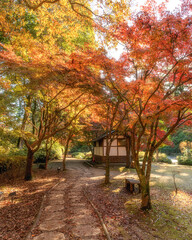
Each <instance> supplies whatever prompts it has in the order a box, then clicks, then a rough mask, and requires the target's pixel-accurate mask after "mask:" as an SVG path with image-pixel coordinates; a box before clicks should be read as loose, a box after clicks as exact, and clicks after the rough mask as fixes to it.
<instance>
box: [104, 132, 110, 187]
mask: <svg viewBox="0 0 192 240" xmlns="http://www.w3.org/2000/svg"><path fill="white" fill-rule="evenodd" d="M106 142H107V146H106V162H105V165H106V166H105V184H109V183H110V159H109V152H110V144H109V137H108V132H107V139H106Z"/></svg>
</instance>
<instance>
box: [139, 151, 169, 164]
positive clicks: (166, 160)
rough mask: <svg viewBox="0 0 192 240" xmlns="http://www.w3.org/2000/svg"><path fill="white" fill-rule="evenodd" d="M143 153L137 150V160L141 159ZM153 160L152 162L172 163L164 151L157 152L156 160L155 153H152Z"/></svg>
mask: <svg viewBox="0 0 192 240" xmlns="http://www.w3.org/2000/svg"><path fill="white" fill-rule="evenodd" d="M144 155H145V152H144V151H140V152H139V161H143V158H144ZM153 161H154V162H163V163H169V164H170V163H172V162H171V160H170V159H169V158H168V157H167V155H166V154H165V153H159V154H158V160H157V159H156V154H154V156H153Z"/></svg>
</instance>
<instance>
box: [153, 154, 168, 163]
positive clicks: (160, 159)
mask: <svg viewBox="0 0 192 240" xmlns="http://www.w3.org/2000/svg"><path fill="white" fill-rule="evenodd" d="M153 161H154V162H162V163H169V164H171V163H172V161H171V159H169V158H168V157H167V155H166V154H165V153H159V154H158V159H157V155H156V154H154V156H153Z"/></svg>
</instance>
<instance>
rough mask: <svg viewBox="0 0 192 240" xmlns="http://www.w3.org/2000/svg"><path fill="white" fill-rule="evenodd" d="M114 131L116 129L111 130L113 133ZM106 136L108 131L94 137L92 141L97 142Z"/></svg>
mask: <svg viewBox="0 0 192 240" xmlns="http://www.w3.org/2000/svg"><path fill="white" fill-rule="evenodd" d="M114 132H115V130H113V131H111V134H113V133H114ZM106 136H107V133H106V132H105V133H103V134H102V135H100V136H99V137H97V138H95V139H93V140H92V142H97V141H99V140H101V139H103V138H105V137H106Z"/></svg>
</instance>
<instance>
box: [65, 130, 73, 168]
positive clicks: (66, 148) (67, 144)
mask: <svg viewBox="0 0 192 240" xmlns="http://www.w3.org/2000/svg"><path fill="white" fill-rule="evenodd" d="M72 135H73V134H72V131H70V132H69V135H68V138H67V142H66V145H65V150H64V155H63V171H65V169H66V157H67V153H68V148H69V142H70V140H71V138H72Z"/></svg>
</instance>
